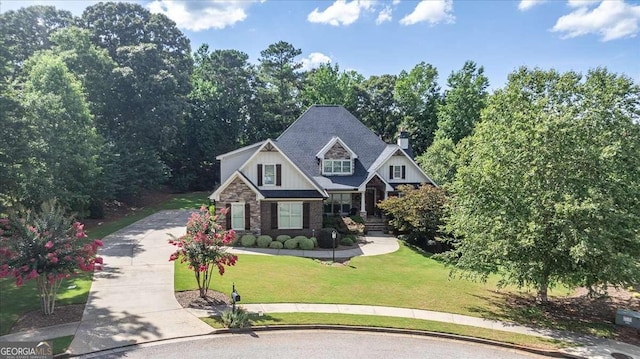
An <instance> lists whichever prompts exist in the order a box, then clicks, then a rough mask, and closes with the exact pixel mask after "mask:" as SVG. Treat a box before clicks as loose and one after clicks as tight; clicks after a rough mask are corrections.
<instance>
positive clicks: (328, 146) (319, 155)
mask: <svg viewBox="0 0 640 359" xmlns="http://www.w3.org/2000/svg"><path fill="white" fill-rule="evenodd" d="M336 143H339V144H340V146H342V148H344V149H345V150H346V151H347V152H349V154H350V155H351V156H350V157H351V158H352V159H354V158H358V154H356V153H355V152H353V150H352V149H351V148H349V146H347V144H346V143H344V141H342V140H341V139H340V137H338V136H333V137H331V139H330V140H329V142H327V144H326V145H324V147H322V149H320V151H318V153H316V158H323V157H324V155H325V154H326V153H327V151H329V150H330V149H331V148H333V146H334V145H335V144H336Z"/></svg>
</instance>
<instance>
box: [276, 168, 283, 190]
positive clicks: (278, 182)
mask: <svg viewBox="0 0 640 359" xmlns="http://www.w3.org/2000/svg"><path fill="white" fill-rule="evenodd" d="M276 186H282V165H276Z"/></svg>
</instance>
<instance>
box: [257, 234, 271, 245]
mask: <svg viewBox="0 0 640 359" xmlns="http://www.w3.org/2000/svg"><path fill="white" fill-rule="evenodd" d="M271 242H273V238H271V236H267V235H263V236H260V237H258V240H257V243H258V247H260V248H267V247H269V244H270V243H271Z"/></svg>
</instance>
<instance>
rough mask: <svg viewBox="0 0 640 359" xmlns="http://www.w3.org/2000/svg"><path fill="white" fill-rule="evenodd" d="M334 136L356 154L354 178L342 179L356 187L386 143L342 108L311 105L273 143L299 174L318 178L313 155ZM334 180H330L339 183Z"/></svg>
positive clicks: (318, 168) (318, 171)
mask: <svg viewBox="0 0 640 359" xmlns="http://www.w3.org/2000/svg"><path fill="white" fill-rule="evenodd" d="M334 136H337V137H339V138H340V139H341V140H342V141H343V142H344V143H345V144H346V145H347V146H349V148H351V150H353V152H355V153H356V155H358V159H357V160H356V161H355V162H356V167H355V173H354V175H353V176H346V177H344V179H343V180H344V181H345V182H349V185H352V184H353V185H355V186H357V185H359V184H360V183H362V181H364V180H365V179H366V177H367V169H368V168H369V167H370V166H371V164H372V163H373V162H374V161H375V160H376V159H377V158H378V155H379V154H380V153H381V152H382V151H383V150H384V149H385V147H386V144H385V143H384V141H382V140H381V139H380V138H378V136H376V135H375V134H374V133H373V132H372V131H371V130H369V129H368V128H367V126H365V125H364V124H363V123H362V122H360V120H358V119H357V118H355V117H354V116H353V115H352V114H351V113H350V112H349V111H347V110H346V109H345V108H344V107H342V106H322V105H314V106H311V107H310V108H309V109H308V110H307V112H305V113H304V114H302V116H300V118H298V119H297V120H296V121H295V122H294V123H293V124H291V126H289V128H288V129H287V130H286V131H285V132H283V133H282V135H280V137H278V139H277V140H276V141H277V144H278V147H279V148H280V149H281V150H282V151H284V152H285V153H286V154H287V156H289V158H290V159H291V160H292V161H293V162H294V163H295V164H296V165H297V166H298V167H300V169H301V170H302V171H304V172H305V173H306V174H307V175H308V176H309V177H314V176H320V175H321V173H320V166H319V164H318V162H317V160H316V158H315V156H316V154H317V153H318V152H319V151H320V150H321V149H322V147H324V145H326V144H327V142H329V141H330V140H331V139H332V138H333V137H334ZM336 177H337V176H334V177H331V179H333V180H338V181H340V179H337V178H336ZM345 184H346V183H345Z"/></svg>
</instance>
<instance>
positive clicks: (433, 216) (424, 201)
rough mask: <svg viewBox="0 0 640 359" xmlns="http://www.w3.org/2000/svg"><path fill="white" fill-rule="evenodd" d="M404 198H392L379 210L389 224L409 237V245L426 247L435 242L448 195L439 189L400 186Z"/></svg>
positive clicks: (429, 186) (383, 202) (381, 205)
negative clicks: (385, 216)
mask: <svg viewBox="0 0 640 359" xmlns="http://www.w3.org/2000/svg"><path fill="white" fill-rule="evenodd" d="M398 191H399V192H400V193H401V196H400V197H398V196H392V197H389V198H387V199H385V200H384V201H382V202H380V203H378V207H379V208H380V209H382V210H383V211H384V213H385V214H386V215H387V216H389V218H390V220H389V223H390V224H391V225H392V226H393V227H394V228H395V229H396V230H398V231H400V232H404V233H407V234H408V235H409V239H410V241H412V242H413V243H415V244H417V245H419V246H422V247H426V245H427V243H428V241H430V240H435V238H436V236H437V235H438V234H439V227H440V225H441V224H442V217H443V212H444V204H445V201H446V194H445V191H444V190H443V189H441V188H439V187H434V186H431V185H428V184H423V185H421V186H420V187H418V188H414V187H413V186H412V185H402V186H398Z"/></svg>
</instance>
